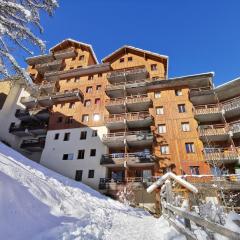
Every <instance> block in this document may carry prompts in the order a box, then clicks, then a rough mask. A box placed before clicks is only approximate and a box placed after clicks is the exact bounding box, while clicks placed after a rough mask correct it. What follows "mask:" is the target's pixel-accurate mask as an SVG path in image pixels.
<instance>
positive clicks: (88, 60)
mask: <svg viewBox="0 0 240 240" xmlns="http://www.w3.org/2000/svg"><path fill="white" fill-rule="evenodd" d="M37 59H38V60H39V61H40V62H39V63H38V62H37ZM59 60H61V61H62V62H61V64H60V62H59ZM44 61H47V62H44ZM29 62H30V63H31V66H30V67H29V72H30V74H32V76H33V79H34V81H35V83H37V84H38V85H39V86H40V85H41V86H43V85H44V86H46V87H45V88H44V87H43V88H44V89H45V93H44V94H46V95H51V94H53V93H64V92H67V91H79V92H81V93H82V101H74V100H71V99H67V98H65V101H64V100H63V101H61V102H55V103H54V104H53V106H49V107H51V114H50V118H49V125H48V130H58V129H72V128H81V127H89V128H92V127H102V126H103V127H106V128H107V131H108V133H107V134H105V135H104V138H103V139H102V142H103V143H104V144H105V145H106V146H107V147H108V152H109V154H108V155H106V156H105V159H104V160H103V162H102V164H103V165H108V166H107V167H108V168H109V171H111V169H110V168H115V167H116V165H114V161H115V160H116V159H115V158H117V157H114V161H113V159H112V158H113V156H120V155H114V154H125V155H121V156H124V157H123V159H121V160H120V161H121V164H120V165H121V167H122V165H124V164H123V163H124V161H125V160H126V159H127V158H128V157H130V156H131V158H132V157H133V155H129V154H134V153H139V152H144V151H146V150H147V151H149V153H150V155H151V162H150V163H149V165H148V164H146V163H142V165H141V164H139V165H138V166H137V165H136V164H135V166H137V167H138V168H142V169H143V168H144V167H145V168H146V169H150V170H151V171H154V175H161V174H163V173H165V172H167V171H169V170H172V171H174V172H175V173H177V174H185V173H186V174H191V173H192V172H191V171H192V169H196V168H197V169H198V170H199V173H200V174H208V173H210V167H209V164H208V163H206V161H207V160H208V159H207V157H206V154H204V150H205V148H206V147H207V145H206V142H207V141H208V140H209V139H207V138H209V137H210V138H211V139H210V140H211V141H212V142H215V141H218V142H221V141H229V139H232V137H233V138H234V139H233V141H234V142H236V143H237V142H238V140H237V139H238V138H239V131H238V126H239V124H237V123H236V124H235V125H234V124H232V125H231V127H230V128H228V131H227V132H226V134H225V135H226V138H224V137H225V135H224V137H222V138H221V137H216V135H217V134H212V135H211V134H210V133H209V134H208V133H206V131H205V130H202V129H203V127H201V126H203V125H206V126H210V125H216V124H225V125H227V123H228V122H233V121H234V122H236V121H237V120H238V117H239V116H238V115H237V114H236V112H237V111H235V110H236V109H239V108H240V107H239V106H240V104H239V96H238V98H236V99H232V98H230V99H224V101H219V99H218V97H217V93H216V91H215V89H214V87H213V84H212V78H213V73H203V74H198V75H192V76H185V77H180V78H173V79H168V78H167V76H168V58H167V57H166V56H161V55H157V54H152V55H151V53H149V52H147V51H144V50H139V49H135V48H131V47H127V46H125V47H123V48H121V49H119V50H117V51H115V52H114V53H112V54H111V55H109V56H108V57H106V58H105V59H103V63H101V64H97V63H96V60H95V58H94V54H93V53H92V50H91V49H90V48H88V47H83V46H82V47H81V46H80V45H77V44H75V43H73V44H72V43H71V44H70V42H68V41H67V42H64V43H62V44H60V45H57V46H56V47H54V48H53V49H51V53H50V54H49V55H47V56H43V57H36V58H32V59H29ZM38 64H40V65H38ZM60 65H61V67H60V68H58V67H59V66H60ZM45 68H46V69H47V70H45ZM56 68H57V69H56ZM39 69H41V71H39ZM49 69H50V70H51V71H50V70H49ZM50 85H51V87H50ZM47 86H48V87H47ZM42 93H43V91H42V92H41V94H40V95H41V96H39V97H42ZM44 94H43V95H44ZM235 97H237V96H235ZM226 100H228V102H226ZM225 118H226V119H227V121H228V122H224V121H225V120H224V119H225ZM199 126H200V127H199ZM231 129H232V132H233V133H232V135H231V134H229V131H231ZM204 131H205V132H204ZM209 131H210V130H208V132H209ZM211 131H212V132H213V133H214V131H215V130H214V129H211ZM219 131H220V130H219ZM141 132H149V133H150V135H151V137H150V135H149V139H148V140H146V139H145V140H146V141H143V142H142V144H139V143H138V142H137V141H135V140H129V139H130V137H134V138H137V137H140V136H142V135H141V134H140V133H141ZM215 132H216V131H215ZM219 135H221V134H219ZM206 136H207V138H206ZM136 143H137V144H136ZM219 145H221V143H219ZM226 145H227V144H226ZM224 147H225V146H223V145H221V146H220V148H224ZM226 147H229V146H226ZM163 149H165V150H164V151H163ZM166 149H167V150H166ZM112 154H113V155H112ZM140 155H141V154H140ZM218 155H219V156H220V157H221V156H224V154H218ZM208 156H209V155H208ZM231 156H232V155H231ZM110 158H111V161H113V163H111V164H108V163H106V161H110V160H109V159H110ZM134 158H135V156H134ZM124 159H125V160H124ZM104 161H105V163H106V164H104ZM116 161H118V159H117V160H116ZM134 161H135V160H134ZM134 161H132V162H131V164H130V165H131V168H132V169H129V171H128V174H131V176H133V175H134V174H133V173H134V170H133V166H134ZM128 176H129V175H128Z"/></svg>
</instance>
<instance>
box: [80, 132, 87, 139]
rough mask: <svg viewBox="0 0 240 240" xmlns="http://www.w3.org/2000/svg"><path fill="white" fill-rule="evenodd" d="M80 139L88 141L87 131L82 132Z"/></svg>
mask: <svg viewBox="0 0 240 240" xmlns="http://www.w3.org/2000/svg"><path fill="white" fill-rule="evenodd" d="M80 139H81V140H83V139H87V131H82V132H81V134H80Z"/></svg>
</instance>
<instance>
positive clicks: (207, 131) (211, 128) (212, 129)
mask: <svg viewBox="0 0 240 240" xmlns="http://www.w3.org/2000/svg"><path fill="white" fill-rule="evenodd" d="M198 131H199V135H200V136H209V135H225V134H228V132H229V128H228V126H226V125H225V124H215V125H202V126H199V127H198Z"/></svg>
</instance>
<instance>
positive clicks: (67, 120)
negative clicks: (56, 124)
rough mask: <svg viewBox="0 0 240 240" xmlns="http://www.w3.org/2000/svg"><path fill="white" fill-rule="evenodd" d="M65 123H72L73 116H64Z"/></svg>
mask: <svg viewBox="0 0 240 240" xmlns="http://www.w3.org/2000/svg"><path fill="white" fill-rule="evenodd" d="M65 123H66V124H71V123H73V117H72V116H70V117H66V119H65Z"/></svg>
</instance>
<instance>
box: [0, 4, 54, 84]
mask: <svg viewBox="0 0 240 240" xmlns="http://www.w3.org/2000/svg"><path fill="white" fill-rule="evenodd" d="M56 7H58V3H57V0H0V76H4V77H8V76H10V75H11V74H12V73H16V74H17V75H20V76H21V77H23V78H24V79H25V80H27V81H28V83H31V79H30V77H29V76H28V74H27V73H26V72H25V70H24V69H22V68H21V67H20V66H19V64H18V63H17V61H16V59H15V57H14V50H13V49H15V48H16V47H17V48H18V49H19V48H20V49H23V50H24V51H26V52H27V53H29V54H33V53H32V52H31V50H30V46H32V45H36V46H38V47H39V48H40V50H41V52H44V51H45V43H44V42H43V41H42V40H41V39H40V38H39V37H38V36H36V35H35V34H34V33H33V31H32V30H33V29H35V28H37V29H38V30H39V31H40V33H42V32H43V28H42V26H41V24H40V11H45V12H47V13H48V15H49V16H52V14H53V12H54V10H55V9H56Z"/></svg>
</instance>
